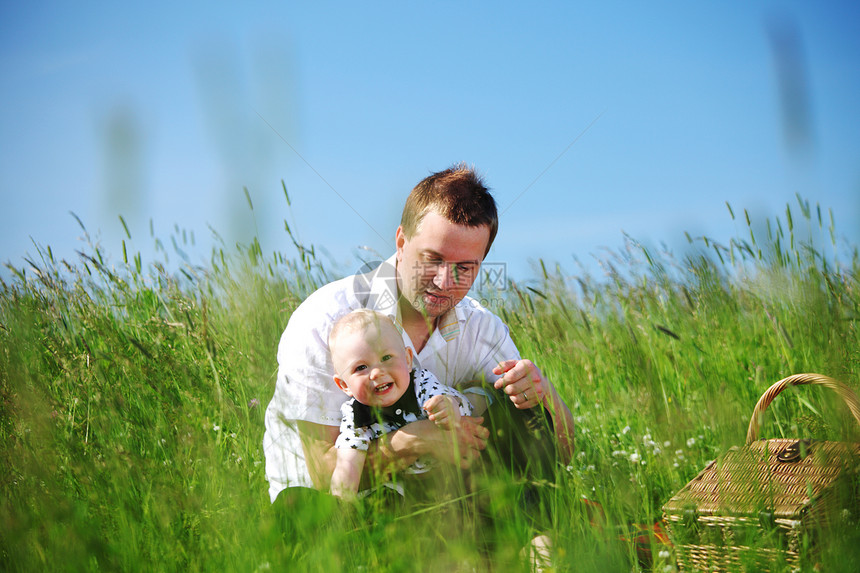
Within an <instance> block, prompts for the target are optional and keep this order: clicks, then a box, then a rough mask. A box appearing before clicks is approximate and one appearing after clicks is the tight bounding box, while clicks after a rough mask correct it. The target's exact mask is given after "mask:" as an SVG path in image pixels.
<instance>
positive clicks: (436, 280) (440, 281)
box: [433, 263, 456, 290]
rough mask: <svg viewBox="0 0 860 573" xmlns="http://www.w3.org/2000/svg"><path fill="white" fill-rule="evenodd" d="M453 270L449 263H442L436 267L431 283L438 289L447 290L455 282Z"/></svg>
mask: <svg viewBox="0 0 860 573" xmlns="http://www.w3.org/2000/svg"><path fill="white" fill-rule="evenodd" d="M455 282H456V281H455V280H454V272H453V270H452V268H451V265H449V264H446V263H443V264H441V265H439V266H438V267H437V268H436V276H435V277H433V284H434V285H435V286H436V288H438V289H439V290H448V289H450V288H451V287H453V286H454V284H455Z"/></svg>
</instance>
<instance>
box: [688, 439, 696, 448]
mask: <svg viewBox="0 0 860 573" xmlns="http://www.w3.org/2000/svg"><path fill="white" fill-rule="evenodd" d="M694 445H696V438H687V447H688V448H692V447H693V446H694Z"/></svg>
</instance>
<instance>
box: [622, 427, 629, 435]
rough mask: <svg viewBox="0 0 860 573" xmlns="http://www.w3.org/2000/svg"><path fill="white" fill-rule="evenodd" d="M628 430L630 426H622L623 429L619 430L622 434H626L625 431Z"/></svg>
mask: <svg viewBox="0 0 860 573" xmlns="http://www.w3.org/2000/svg"><path fill="white" fill-rule="evenodd" d="M629 431H630V426H624V429H623V430H621V433H622V434H626V433H627V432H629Z"/></svg>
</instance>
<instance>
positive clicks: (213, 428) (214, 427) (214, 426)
mask: <svg viewBox="0 0 860 573" xmlns="http://www.w3.org/2000/svg"><path fill="white" fill-rule="evenodd" d="M212 430H213V431H215V432H220V431H221V426H219V425H218V424H212Z"/></svg>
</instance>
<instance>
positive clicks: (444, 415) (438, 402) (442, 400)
mask: <svg viewBox="0 0 860 573" xmlns="http://www.w3.org/2000/svg"><path fill="white" fill-rule="evenodd" d="M457 406H458V405H457V402H456V400H455V399H454V398H453V397H451V396H446V395H444V394H439V395H436V396H433V397H432V398H430V399H429V400H427V401H426V402H424V409H425V410H427V413H428V414H429V418H430V419H431V420H433V422H435V423H436V425H437V426H439V427H440V428H444V429H446V430H450V429H452V428H455V427H456V426H457V425H458V424H459V423H460V410H459V408H458V407H457Z"/></svg>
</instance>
